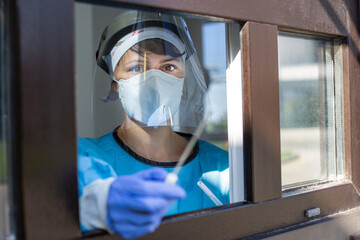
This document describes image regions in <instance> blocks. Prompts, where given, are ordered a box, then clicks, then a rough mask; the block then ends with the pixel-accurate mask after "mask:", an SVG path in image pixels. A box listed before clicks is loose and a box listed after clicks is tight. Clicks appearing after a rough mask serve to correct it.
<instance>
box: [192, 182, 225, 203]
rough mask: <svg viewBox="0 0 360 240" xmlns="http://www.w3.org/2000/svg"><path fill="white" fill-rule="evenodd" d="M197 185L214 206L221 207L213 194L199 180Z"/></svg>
mask: <svg viewBox="0 0 360 240" xmlns="http://www.w3.org/2000/svg"><path fill="white" fill-rule="evenodd" d="M197 185H198V186H199V187H200V188H201V190H203V191H204V193H205V194H206V195H207V196H208V197H209V198H210V199H211V200H212V201H213V202H214V203H215V205H216V206H221V205H223V204H222V202H220V200H219V199H218V198H217V197H216V196H215V195H214V194H213V192H212V191H211V190H210V189H209V188H208V187H207V186H206V185H205V183H203V182H202V181H201V180H199V181H198V182H197Z"/></svg>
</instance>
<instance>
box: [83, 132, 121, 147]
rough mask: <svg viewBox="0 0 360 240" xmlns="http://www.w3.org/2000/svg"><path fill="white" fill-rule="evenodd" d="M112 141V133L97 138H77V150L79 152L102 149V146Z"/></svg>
mask: <svg viewBox="0 0 360 240" xmlns="http://www.w3.org/2000/svg"><path fill="white" fill-rule="evenodd" d="M113 141H114V140H113V138H112V132H110V133H108V134H105V135H103V136H101V137H98V138H89V137H78V148H79V150H90V149H94V148H95V149H96V148H101V149H103V146H107V145H109V143H111V142H113Z"/></svg>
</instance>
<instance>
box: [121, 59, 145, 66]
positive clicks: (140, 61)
mask: <svg viewBox="0 0 360 240" xmlns="http://www.w3.org/2000/svg"><path fill="white" fill-rule="evenodd" d="M133 63H144V59H138V60H131V61H130V62H127V63H125V66H127V65H130V64H133Z"/></svg>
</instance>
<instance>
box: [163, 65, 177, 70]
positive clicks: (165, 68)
mask: <svg viewBox="0 0 360 240" xmlns="http://www.w3.org/2000/svg"><path fill="white" fill-rule="evenodd" d="M164 70H165V71H166V72H172V71H174V70H175V66H174V65H166V66H165V67H164Z"/></svg>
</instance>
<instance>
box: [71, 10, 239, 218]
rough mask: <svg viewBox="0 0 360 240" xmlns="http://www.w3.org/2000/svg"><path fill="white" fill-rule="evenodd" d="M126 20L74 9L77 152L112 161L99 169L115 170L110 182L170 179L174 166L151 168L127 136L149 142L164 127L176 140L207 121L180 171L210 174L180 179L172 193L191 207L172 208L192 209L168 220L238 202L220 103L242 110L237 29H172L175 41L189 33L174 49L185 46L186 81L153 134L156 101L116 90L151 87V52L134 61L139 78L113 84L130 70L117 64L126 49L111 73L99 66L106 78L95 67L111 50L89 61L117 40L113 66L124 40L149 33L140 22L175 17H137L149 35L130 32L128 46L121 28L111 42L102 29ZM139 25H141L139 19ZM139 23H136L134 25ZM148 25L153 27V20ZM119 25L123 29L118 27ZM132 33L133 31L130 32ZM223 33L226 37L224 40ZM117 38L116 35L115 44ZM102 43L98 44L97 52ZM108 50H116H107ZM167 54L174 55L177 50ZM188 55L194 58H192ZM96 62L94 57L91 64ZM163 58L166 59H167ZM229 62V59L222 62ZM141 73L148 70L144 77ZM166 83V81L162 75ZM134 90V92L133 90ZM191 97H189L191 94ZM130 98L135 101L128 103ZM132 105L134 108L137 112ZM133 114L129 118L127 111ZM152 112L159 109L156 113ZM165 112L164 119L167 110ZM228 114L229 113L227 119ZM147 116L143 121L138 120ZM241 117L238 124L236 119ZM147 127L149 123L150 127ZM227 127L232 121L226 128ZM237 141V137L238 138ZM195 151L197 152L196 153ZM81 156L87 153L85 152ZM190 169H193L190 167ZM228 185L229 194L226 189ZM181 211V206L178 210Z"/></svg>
mask: <svg viewBox="0 0 360 240" xmlns="http://www.w3.org/2000/svg"><path fill="white" fill-rule="evenodd" d="M129 12H130V13H131V11H129V9H124V8H119V7H109V6H98V5H91V4H84V3H76V4H75V19H76V21H75V43H76V45H75V51H76V58H75V63H76V65H75V66H76V104H77V113H76V114H77V134H78V136H79V137H80V138H79V149H80V150H79V151H80V152H82V151H83V147H84V146H85V143H84V141H87V142H86V143H88V141H89V142H93V143H94V149H98V150H99V149H100V148H101V149H102V150H101V151H104V153H105V152H106V154H104V156H103V158H104V159H107V158H106V156H111V160H110V158H109V160H104V161H105V162H106V163H108V164H109V166H111V167H112V168H113V169H114V171H115V172H116V174H118V175H117V176H121V175H128V174H132V173H134V172H137V171H140V170H144V169H147V168H149V166H154V165H156V166H162V167H163V168H164V169H168V170H169V171H172V169H173V167H174V166H175V164H173V163H175V162H174V160H172V161H168V162H166V161H157V160H156V159H157V158H156V157H154V156H151V154H150V153H145V151H147V150H146V149H145V148H142V149H140V146H141V145H142V143H141V142H139V139H138V140H136V141H135V138H133V137H132V134H133V132H136V136H138V135H139V134H143V133H145V132H146V133H147V135H146V136H151V134H152V132H155V131H158V130H162V129H163V128H162V127H164V126H165V127H169V126H170V127H171V129H172V131H174V132H177V133H178V134H195V132H196V131H197V129H199V126H201V125H202V118H204V119H205V120H206V126H205V127H204V131H203V132H202V134H201V136H200V139H201V140H202V141H201V142H200V144H202V143H206V144H205V145H200V147H196V146H194V147H193V149H195V150H194V152H196V151H198V153H196V154H195V155H194V157H191V156H190V157H191V158H190V157H189V158H188V160H189V159H190V161H187V163H186V164H189V165H191V164H197V165H199V166H200V167H199V169H206V168H209V169H210V168H211V170H209V171H208V170H206V172H199V173H196V174H200V175H199V177H198V176H197V175H196V176H195V177H192V178H191V179H190V180H186V181H185V180H184V182H182V179H181V177H180V178H179V182H178V183H179V185H180V186H182V187H184V188H185V189H186V191H187V192H188V193H189V194H188V197H187V198H188V199H191V198H193V200H191V204H190V200H187V199H186V198H185V200H184V203H182V202H180V204H179V206H181V205H182V206H187V205H189V206H191V207H185V208H184V209H182V208H181V207H180V208H179V210H177V211H171V210H169V212H170V213H171V214H174V213H183V212H188V211H194V210H199V209H202V208H209V207H215V206H216V205H222V204H228V203H230V202H239V201H244V195H245V194H244V179H243V165H242V161H238V160H236V162H237V166H238V169H237V170H230V171H231V174H232V175H235V177H233V178H232V180H230V177H229V167H228V166H229V158H228V151H229V149H234V148H235V147H234V146H233V145H231V144H233V143H232V142H231V141H230V142H231V144H230V145H229V140H228V139H231V134H230V135H229V136H228V132H229V130H228V127H227V126H228V121H229V119H228V115H229V114H228V109H229V107H228V106H227V99H230V100H232V99H235V98H236V100H237V101H240V104H241V102H242V99H241V96H240V97H239V91H240V92H241V91H242V88H241V76H240V74H239V73H240V72H241V71H239V69H238V68H239V67H241V65H240V64H241V62H240V61H239V58H240V51H239V50H240V49H239V48H240V46H239V45H240V38H239V32H240V26H239V25H238V24H235V23H233V22H230V21H227V23H225V22H215V21H210V20H208V19H207V18H205V17H196V18H195V17H194V16H191V15H185V16H184V20H185V22H186V26H185V27H184V29H181V28H180V27H179V25H178V26H176V27H178V28H179V29H178V30H177V31H174V32H176V34H178V35H179V36H180V38H181V37H183V35H181V34H182V31H184V30H185V31H187V30H188V32H189V34H188V35H189V36H190V37H188V36H187V38H184V39H181V42H183V43H184V45H185V52H184V53H185V54H184V59H183V60H184V62H185V64H184V65H185V76H184V85H183V87H182V90H181V91H182V96H181V100H180V103H179V104H180V107H179V110H177V112H176V113H174V114H173V115H171V114H170V115H171V116H170V117H169V119H168V120H167V123H166V124H170V125H163V123H159V122H156V124H159V125H156V124H155V125H156V126H154V125H152V124H154V121H155V120H154V119H153V117H154V113H156V111H157V110H155V111H153V110H151V111H150V110H149V111H150V114H148V112H147V111H148V109H152V107H153V106H152V105H151V104H152V103H153V104H154V105H155V104H156V101H157V99H155V98H154V99H153V98H152V97H153V95H152V94H150V93H149V92H147V90H146V89H143V88H139V89H136V90H134V89H135V87H134V86H135V85H132V89H130V88H126V89H125V86H124V85H122V84H126V82H130V81H131V83H132V84H134V83H133V82H135V81H138V78H139V76H140V78H144V79H143V80H141V81H143V82H145V84H147V83H148V82H150V81H153V80H152V79H148V78H150V77H149V76H151V75H150V74H152V73H151V71H152V70H158V69H157V68H155V67H154V66H155V63H153V62H152V59H151V56H152V55H159V54H158V53H154V52H152V49H155V46H152V48H149V49H146V51H145V50H144V53H143V55H141V57H139V59H141V61H144V63H142V62H141V63H140V62H139V60H137V64H139V65H136V69H134V70H133V71H141V73H136V74H135V75H134V76H132V77H131V80H130V78H126V76H125V75H126V74H125V73H121V74H120V77H119V78H117V76H116V71H117V69H121V66H122V64H123V65H124V66H125V67H124V72H126V71H128V70H127V66H130V65H129V64H130V63H131V64H132V63H133V62H134V61H132V62H129V63H127V62H125V63H123V61H126V58H127V56H128V55H126V54H128V53H129V51H130V50H131V51H133V52H134V50H133V48H130V50H126V53H125V54H124V55H122V57H121V58H120V60H116V61H118V65H116V66H115V67H113V70H111V68H110V67H109V63H108V62H106V64H107V66H108V72H109V73H106V70H104V67H103V66H101V64H100V63H99V61H102V60H101V58H102V59H108V57H109V56H110V50H109V51H108V52H106V54H105V55H104V56H102V57H99V55H96V54H100V55H101V54H102V53H101V51H102V46H105V47H106V46H108V45H107V44H108V43H107V42H106V41H107V40H104V39H109V41H113V40H112V38H113V37H112V36H116V37H117V38H118V39H117V41H118V43H116V42H114V43H112V47H111V49H113V50H111V57H112V59H113V58H115V57H114V56H117V53H116V52H114V51H117V50H114V49H115V47H116V46H120V47H121V46H124V45H126V44H127V42H126V41H127V39H130V38H131V37H134V39H135V37H136V36H137V34H139V39H141V36H140V35H141V33H142V32H143V31H144V32H145V33H146V31H147V29H150V28H154V26H153V25H156V24H155V23H153V22H150V21H148V20H146V19H147V18H148V17H147V15H146V14H155V15H156V14H157V15H156V16H159V17H161V16H166V17H168V16H170V18H172V17H174V19H180V18H179V16H180V15H178V14H176V15H174V16H171V15H167V14H169V13H166V12H162V11H160V12H150V11H148V12H146V11H145V10H143V12H142V13H141V14H139V13H137V14H138V16H142V17H143V18H144V19H145V20H143V21H144V22H145V21H148V24H153V25H151V27H143V28H136V29H132V31H131V32H130V33H128V32H126V34H132V35H131V37H129V38H127V37H126V36H128V35H126V34H125V35H124V36H123V35H121V34H123V33H122V32H123V31H126V29H128V28H129V26H126V28H125V27H123V28H122V26H121V24H120V25H118V26H117V27H118V28H119V30H117V31H118V32H117V33H114V35H111V34H110V33H109V32H110V31H112V25H109V24H112V23H113V22H116V21H118V20H117V19H119V17H120V18H121V16H122V15H121V14H129ZM149 18H150V17H149ZM140 20H141V21H142V19H140ZM140 20H138V22H141V21H140ZM152 21H155V20H154V19H152ZM164 21H165V20H164ZM123 22H124V21H122V22H121V23H123ZM176 24H178V22H176ZM108 25H109V28H108V29H107V30H105V31H104V29H105V27H106V26H108ZM119 26H121V27H119ZM131 26H132V27H133V25H131ZM156 26H157V25H156ZM120 30H121V31H120ZM103 31H104V32H103ZM149 31H150V30H149ZM230 32H231V34H232V35H230ZM116 34H119V35H121V37H119V36H118V35H116ZM101 36H102V41H103V42H101V43H100V44H99V41H100V37H101ZM156 36H158V37H157V38H156V39H160V38H159V36H161V35H159V34H158V35H156ZM114 38H115V37H114ZM134 41H135V43H132V44H133V45H129V46H141V43H144V42H145V41H146V40H134ZM169 41H170V40H169ZM109 44H110V43H109ZM149 44H150V43H149ZM174 44H175V43H174ZM228 44H229V45H228ZM98 46H99V47H98ZM113 46H115V47H114V48H113ZM174 46H175V47H177V46H176V45H174ZM105 47H104V48H105ZM120 47H119V49H120ZM190 48H191V49H190ZM189 49H190V50H189ZM193 49H194V50H193ZM235 50H236V51H235ZM105 51H106V50H104V52H105ZM119 51H120V50H119ZM131 51H130V52H131ZM192 51H194V53H193V52H192ZM195 51H196V52H195ZM230 52H232V53H231V54H232V55H233V56H229V53H230ZM196 53H197V54H196ZM95 56H97V59H96V58H95ZM166 56H171V55H170V54H166ZM146 57H147V58H146ZM230 57H232V58H233V59H231V60H229V59H230ZM228 58H229V59H228ZM99 59H100V60H99ZM145 59H148V60H145ZM111 61H112V60H111ZM112 64H113V63H112ZM236 64H237V66H235V65H236ZM228 65H229V66H228ZM230 65H231V66H230ZM94 66H95V68H94ZM112 66H113V65H112ZM109 69H110V70H109ZM141 69H142V70H141ZM145 69H150V70H148V71H146V70H145ZM159 69H161V68H159ZM111 71H113V72H111ZM229 71H230V72H231V71H232V74H230V73H229ZM112 74H113V76H112ZM146 76H148V78H146ZM167 77H170V76H169V75H167ZM169 79H170V78H169ZM229 81H232V82H237V85H236V84H235V85H234V83H231V84H232V85H233V89H236V88H237V90H235V91H232V93H231V94H232V96H231V97H230V96H227V90H228V88H227V82H229ZM145 84H144V85H145ZM157 84H160V83H157ZM136 86H138V85H137V84H136ZM139 86H140V83H139ZM234 86H235V88H234ZM151 87H152V86H151ZM156 87H157V88H156V91H157V93H158V94H160V97H159V98H160V101H161V98H162V96H161V94H162V93H161V87H160V85H157V86H156ZM148 88H150V85H148ZM194 89H195V90H196V92H193V91H194ZM202 89H204V90H202ZM169 91H170V90H169ZM171 91H172V90H171ZM126 92H131V94H129V95H127V94H126ZM139 92H140V94H139V96H138V95H137V94H138V93H139ZM172 94H173V97H172V98H175V97H176V92H172ZM231 94H230V95H231ZM134 96H137V97H136V98H133V97H134ZM144 96H146V97H144ZM128 98H131V100H128ZM145 98H146V99H145ZM148 99H153V101H152V102H151V103H149V101H148ZM139 103H141V104H139ZM166 104H167V103H166ZM169 104H170V103H169ZM137 105H139V106H138V107H137ZM156 106H157V105H156ZM135 108H136V110H134V109H135ZM157 108H158V106H157V107H156V109H157ZM140 111H141V113H140ZM232 111H234V112H235V114H237V115H239V111H238V108H237V106H233V110H232ZM145 112H146V113H145ZM169 112H171V108H170V110H169ZM234 112H233V113H232V114H233V115H234ZM146 114H148V115H149V116H150V117H145V115H146ZM156 114H158V113H156ZM240 115H241V116H242V112H241V111H240ZM150 119H152V120H151V121H150ZM240 120H241V119H240ZM233 122H236V121H234V120H233ZM241 126H242V123H241V122H240V123H239V122H236V124H235V125H234V126H233V127H232V128H233V129H234V130H235V129H238V128H239V127H240V128H241ZM114 129H115V130H114ZM140 129H141V130H140ZM160 136H161V135H160ZM238 137H239V135H238ZM240 137H242V136H241V135H240ZM85 138H86V140H85ZM106 139H107V140H106ZM105 140H106V141H108V142H107V144H105V145H106V148H107V149H108V150H104V149H105V148H103V147H100V148H98V146H100V145H102V144H103V141H105ZM110 142H112V143H114V145H111V146H112V147H109V144H111V143H110ZM153 142H158V143H159V146H157V147H158V148H159V149H161V147H162V146H161V145H160V144H161V143H162V141H160V140H159V138H157V139H155V140H154V141H153ZM208 143H210V144H211V145H209V144H208ZM95 145H96V146H95ZM105 145H104V146H105ZM174 146H175V144H174ZM210 146H211V147H210ZM197 148H198V150H196V149H197ZM84 151H89V149H87V150H84ZM210 152H213V156H209V155H206V156H207V157H206V158H213V159H212V160H211V161H209V162H207V163H203V162H202V161H204V160H203V158H204V157H203V156H205V154H209V153H210ZM124 154H125V155H124ZM237 154H238V155H240V154H241V155H242V151H241V150H239V149H238V150H237ZM105 155H106V156H105ZM86 156H88V155H86ZM119 156H121V157H119ZM128 156H132V158H131V161H132V163H130V162H129V163H127V164H125V165H122V164H124V163H123V162H125V161H130V160H124V159H129V158H128ZM180 157H181V156H180ZM154 159H155V160H154ZM192 159H194V160H192ZM241 159H242V158H241ZM191 161H194V162H196V163H191ZM230 161H231V160H230ZM80 162H81V160H80ZM169 162H170V163H169ZM216 162H217V163H216ZM215 163H216V164H217V165H216V166H215V168H214V167H212V165H211V164H215ZM170 164H173V165H170ZM203 164H205V165H203ZM231 164H232V165H234V163H230V165H231ZM138 165H139V166H138ZM197 165H195V166H193V167H191V168H192V169H195V170H194V171H198V170H196V169H197V168H198V166H197ZM129 166H132V167H129ZM80 168H81V167H80ZM188 168H189V167H188ZM188 168H187V167H185V168H183V169H184V170H181V171H180V175H181V174H183V176H184V177H186V175H185V174H186V171H189V170H186V169H188ZM217 168H218V169H217ZM191 171H192V170H191ZM199 171H203V170H199ZM204 171H205V170H204ZM237 171H239V173H237ZM182 172H184V173H182ZM206 174H208V175H209V177H208V179H210V175H211V181H210V180H208V179H207V177H206V176H207V175H206ZM180 175H179V176H180ZM215 175H216V176H215ZM217 175H218V176H217ZM213 176H215V177H213ZM198 181H202V182H203V183H204V184H205V185H207V186H208V188H209V189H210V191H212V192H213V193H214V194H215V196H217V198H218V199H219V201H220V204H219V203H215V202H211V201H209V200H210V199H208V198H209V196H207V195H205V194H204V192H203V191H202V190H201V188H200V187H199V186H198V185H197V183H198ZM232 181H236V183H234V184H233V183H231V182H232ZM80 182H81V180H80ZM189 182H190V183H189ZM217 182H218V183H217ZM81 184H82V183H81ZM86 184H91V182H87V183H86ZM230 185H231V189H229V188H230V187H229V186H230ZM86 186H87V185H86ZM80 193H81V196H83V195H82V194H83V191H82V189H80ZM196 194H198V195H196ZM229 195H230V196H229ZM194 196H197V197H194ZM230 197H231V200H230ZM81 199H82V198H81ZM84 199H85V198H84ZM186 201H188V203H186ZM185 203H186V204H187V205H185ZM80 204H82V200H80ZM174 205H175V204H174Z"/></svg>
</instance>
